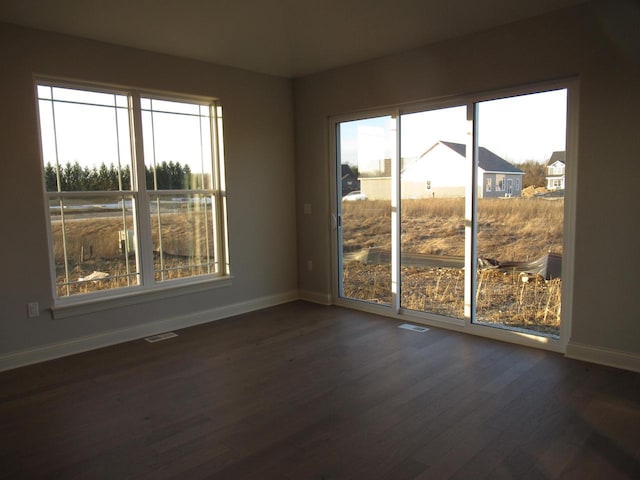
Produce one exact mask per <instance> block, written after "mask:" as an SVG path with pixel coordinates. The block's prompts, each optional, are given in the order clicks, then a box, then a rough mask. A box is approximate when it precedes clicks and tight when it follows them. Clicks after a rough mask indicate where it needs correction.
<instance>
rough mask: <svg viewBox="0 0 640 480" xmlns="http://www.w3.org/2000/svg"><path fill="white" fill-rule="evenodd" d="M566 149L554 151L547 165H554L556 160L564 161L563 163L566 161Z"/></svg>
mask: <svg viewBox="0 0 640 480" xmlns="http://www.w3.org/2000/svg"><path fill="white" fill-rule="evenodd" d="M565 153H566V152H565V151H564V150H563V151H561V152H560V151H559V152H553V153H552V154H551V158H550V159H549V161H548V162H547V166H549V165H553V164H554V163H556V162H562V163H566V161H565V157H566V156H565Z"/></svg>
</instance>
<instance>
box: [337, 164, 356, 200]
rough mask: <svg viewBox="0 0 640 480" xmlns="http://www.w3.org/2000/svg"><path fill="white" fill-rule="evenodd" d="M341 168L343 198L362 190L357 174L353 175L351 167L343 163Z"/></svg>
mask: <svg viewBox="0 0 640 480" xmlns="http://www.w3.org/2000/svg"><path fill="white" fill-rule="evenodd" d="M341 167H342V174H341V178H340V185H342V196H343V197H344V196H345V195H347V194H348V193H350V192H353V191H355V190H360V180H359V179H358V177H357V176H356V174H355V173H353V170H352V169H351V166H349V165H348V164H346V163H343V164H342V165H341Z"/></svg>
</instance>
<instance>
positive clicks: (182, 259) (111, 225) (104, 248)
mask: <svg viewBox="0 0 640 480" xmlns="http://www.w3.org/2000/svg"><path fill="white" fill-rule="evenodd" d="M96 213H98V214H96ZM105 213H108V212H105V211H100V212H93V215H92V214H91V213H90V212H89V213H87V212H82V213H80V214H75V215H67V216H66V217H67V218H66V219H65V231H64V235H65V240H66V253H67V259H68V268H69V283H70V285H69V287H68V288H69V290H68V291H67V286H66V285H65V283H66V276H65V267H64V247H63V245H64V243H65V242H63V241H62V223H61V222H59V221H55V220H57V217H52V219H53V220H54V221H53V223H52V228H51V231H52V232H51V233H52V236H53V239H54V257H55V265H56V285H57V291H58V295H59V296H67V295H68V294H77V293H90V292H94V291H97V290H105V289H112V288H118V287H124V286H127V285H136V284H138V275H137V273H138V266H137V261H136V257H135V253H134V251H133V250H134V249H133V245H131V246H130V248H131V250H130V251H129V255H126V254H125V253H124V252H123V250H122V247H123V246H124V245H123V243H122V242H121V241H120V237H119V232H121V231H123V230H128V231H129V232H133V231H134V227H133V221H132V219H131V218H130V217H129V218H127V219H126V220H125V221H124V222H123V219H122V216H121V215H117V214H115V213H116V212H110V213H111V215H109V214H105ZM94 215H95V216H94ZM87 216H90V217H91V218H87ZM74 217H75V218H74ZM125 225H126V229H125V228H124V226H125ZM206 225H207V223H206V221H205V219H204V218H203V216H202V215H201V214H200V213H198V212H196V213H194V212H188V211H185V212H182V213H163V215H162V229H161V230H162V252H163V255H160V249H159V245H160V238H159V234H158V233H159V231H160V229H159V228H158V219H157V217H156V216H155V215H154V216H153V217H152V222H151V226H152V232H153V235H152V242H153V245H154V267H155V269H156V271H157V272H156V275H155V276H156V280H161V279H164V280H170V279H175V278H181V277H185V276H193V275H202V274H206V273H208V272H209V268H213V267H212V266H210V265H207V244H208V245H209V248H208V251H209V253H210V256H213V240H212V233H211V232H207V231H206ZM159 270H163V273H160V272H159ZM93 272H101V273H103V274H107V275H108V276H105V277H104V278H99V279H97V280H89V281H83V280H82V279H85V278H86V277H87V276H89V275H91V274H92V273H93Z"/></svg>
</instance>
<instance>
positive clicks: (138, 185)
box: [131, 92, 155, 286]
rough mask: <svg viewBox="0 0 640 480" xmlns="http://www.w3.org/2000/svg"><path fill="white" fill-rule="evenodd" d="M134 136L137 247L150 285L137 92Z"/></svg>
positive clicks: (150, 255)
mask: <svg viewBox="0 0 640 480" xmlns="http://www.w3.org/2000/svg"><path fill="white" fill-rule="evenodd" d="M131 106H132V109H131V114H132V117H133V118H132V120H133V121H132V122H131V124H132V129H133V132H132V136H133V142H132V144H133V145H134V151H133V152H132V154H133V158H134V166H135V172H136V175H135V182H133V180H134V179H132V183H133V184H134V185H135V189H134V197H135V205H136V208H134V210H133V212H134V213H133V214H134V216H135V225H137V228H138V231H137V232H136V237H137V239H138V242H137V245H136V248H138V258H139V259H140V260H139V261H140V266H139V267H140V268H139V270H140V272H141V276H142V285H144V286H149V285H153V284H154V283H155V278H154V268H153V240H152V237H151V214H150V208H149V194H148V192H147V178H146V169H145V161H144V145H143V141H142V111H141V107H140V95H139V94H138V93H137V92H136V93H133V94H132V95H131Z"/></svg>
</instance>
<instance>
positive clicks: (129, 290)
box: [33, 77, 233, 319]
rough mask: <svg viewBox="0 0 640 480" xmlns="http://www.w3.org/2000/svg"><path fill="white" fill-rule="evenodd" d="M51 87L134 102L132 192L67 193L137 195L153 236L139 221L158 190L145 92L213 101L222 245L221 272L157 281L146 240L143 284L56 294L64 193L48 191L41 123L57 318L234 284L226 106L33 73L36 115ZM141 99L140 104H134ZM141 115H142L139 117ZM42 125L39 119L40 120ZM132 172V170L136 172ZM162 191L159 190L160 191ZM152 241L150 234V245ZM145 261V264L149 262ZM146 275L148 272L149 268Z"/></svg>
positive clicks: (145, 232) (215, 179)
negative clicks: (149, 164)
mask: <svg viewBox="0 0 640 480" xmlns="http://www.w3.org/2000/svg"><path fill="white" fill-rule="evenodd" d="M39 85H49V86H53V87H61V88H71V89H77V90H86V91H94V92H100V93H109V94H117V95H127V96H128V97H129V98H130V99H131V102H132V103H133V104H134V105H130V106H129V107H128V108H129V113H130V115H131V117H132V120H131V130H132V132H131V134H130V135H131V142H132V144H133V145H134V147H133V148H134V149H135V151H134V152H132V155H134V157H137V158H140V159H141V160H140V161H136V160H135V159H134V160H133V162H132V163H133V164H132V166H131V168H132V170H133V169H135V170H136V175H135V176H134V175H132V178H131V182H132V186H133V182H134V177H137V179H138V180H137V183H139V184H140V185H137V188H135V189H133V188H132V189H131V190H129V191H106V192H100V191H98V192H84V191H78V192H63V193H65V194H67V193H71V194H72V196H96V195H103V194H104V195H106V196H110V195H114V196H116V195H121V196H122V195H124V196H127V195H129V196H132V197H134V198H135V199H136V200H137V201H136V204H137V205H138V210H137V214H136V215H134V216H135V217H137V222H138V229H139V230H140V231H141V232H142V234H143V235H148V236H149V237H150V236H151V228H150V225H147V226H146V228H145V225H140V223H141V222H142V223H144V222H147V223H149V222H150V217H149V215H148V213H149V212H148V202H147V201H142V200H143V199H146V200H148V199H149V197H150V196H152V195H153V194H154V192H153V191H147V189H146V181H145V174H144V172H145V165H144V152H143V141H142V138H143V137H142V121H141V107H140V98H141V97H143V96H148V97H152V98H154V99H158V100H169V101H178V102H181V101H182V102H193V103H199V104H203V105H205V104H206V105H209V106H210V108H211V111H212V117H211V121H212V122H215V125H214V126H213V127H212V137H211V143H212V163H213V165H212V168H213V170H212V177H213V178H212V181H213V185H212V188H211V189H206V190H210V191H212V195H213V196H215V200H216V202H215V203H216V208H217V209H218V212H217V214H216V218H217V221H216V222H215V225H214V227H215V232H214V233H215V235H216V239H215V242H214V243H217V245H218V250H219V251H218V252H216V254H217V258H218V262H219V266H220V273H214V274H205V275H197V276H192V277H183V278H177V279H172V280H170V281H163V282H156V281H155V280H154V273H155V272H154V268H153V263H152V262H149V261H148V259H149V258H151V257H152V256H151V255H149V254H145V253H144V252H143V251H144V249H145V247H144V245H145V242H144V240H139V242H140V257H141V258H140V260H139V263H140V265H141V268H140V272H139V275H140V278H141V281H140V284H139V285H132V286H128V287H121V288H114V289H107V290H99V291H95V292H91V293H86V294H76V295H70V296H66V297H59V296H58V295H57V285H56V273H55V272H56V269H55V258H54V255H53V234H52V230H51V216H50V209H49V198H50V197H51V196H61V195H60V192H47V190H46V184H45V178H44V168H45V165H44V162H43V158H44V157H43V151H42V141H41V137H40V127H39V126H38V141H39V145H40V169H41V175H40V177H41V181H42V188H43V192H44V211H45V217H46V231H47V241H48V245H47V247H48V248H47V249H48V255H49V269H50V277H51V289H52V298H53V305H52V307H51V308H50V310H51V312H52V315H53V318H54V319H62V318H69V317H73V316H77V315H83V314H87V313H93V312H99V311H103V310H106V309H111V308H118V307H122V306H127V305H133V304H138V303H143V302H148V301H154V300H160V299H163V298H171V297H175V296H180V295H185V294H191V293H197V292H201V291H205V290H210V289H212V288H220V287H226V286H230V285H231V284H232V280H233V277H232V275H231V271H230V261H229V242H228V236H229V234H228V221H227V213H226V205H227V201H226V180H225V178H224V175H225V171H224V170H225V168H224V148H223V137H222V117H221V105H220V101H219V99H217V98H213V97H199V96H191V95H185V94H167V93H166V92H155V91H153V90H139V89H135V88H127V87H123V86H111V85H107V84H96V83H85V82H77V81H73V80H66V79H58V78H54V77H34V83H33V88H34V98H35V108H36V114H37V118H38V119H39V118H40V108H39V104H38V99H39V95H38V86H39ZM136 103H137V106H136V105H135V104H136ZM136 117H137V118H136ZM38 125H40V121H39V120H38ZM132 173H133V171H132ZM185 192H187V193H188V192H189V191H185V190H176V191H175V193H176V194H183V193H185ZM155 193H158V192H155ZM147 244H148V245H151V242H150V238H149V241H148V243H147ZM145 262H146V265H145V264H144V263H145ZM145 271H146V273H143V272H145Z"/></svg>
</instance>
